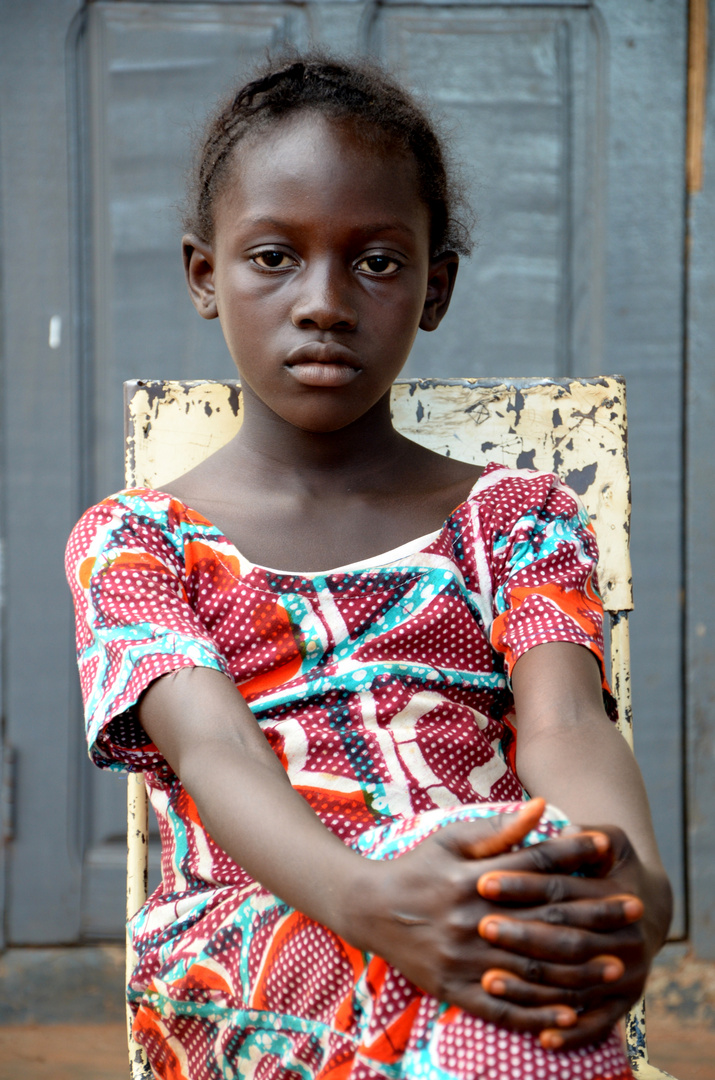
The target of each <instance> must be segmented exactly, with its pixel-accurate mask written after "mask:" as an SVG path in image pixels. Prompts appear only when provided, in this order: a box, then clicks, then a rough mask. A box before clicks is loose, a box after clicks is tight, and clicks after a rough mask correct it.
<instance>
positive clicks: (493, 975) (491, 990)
mask: <svg viewBox="0 0 715 1080" xmlns="http://www.w3.org/2000/svg"><path fill="white" fill-rule="evenodd" d="M482 987H483V988H484V989H485V990H486V992H487V993H488V994H495V995H496V996H497V997H499V996H500V995H501V994H506V981H505V979H504V975H503V974H502V972H501V971H498V970H497V969H495V968H490V969H489V971H485V972H484V974H483V975H482Z"/></svg>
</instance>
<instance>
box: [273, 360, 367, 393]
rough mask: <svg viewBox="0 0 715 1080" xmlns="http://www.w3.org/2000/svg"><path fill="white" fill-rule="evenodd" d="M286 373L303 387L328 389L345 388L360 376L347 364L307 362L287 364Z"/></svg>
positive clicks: (357, 370) (355, 369)
mask: <svg viewBox="0 0 715 1080" xmlns="http://www.w3.org/2000/svg"><path fill="white" fill-rule="evenodd" d="M286 371H288V372H289V373H290V374H291V375H292V377H293V378H294V379H295V380H296V382H299V383H302V385H303V386H324V387H327V388H328V389H330V388H331V387H340V386H347V384H348V383H351V382H352V381H353V379H356V378H357V376H358V375H359V374H360V371H359V369H358V368H354V367H350V366H349V365H348V364H323V363H320V364H319V363H308V362H306V363H304V364H288V365H286Z"/></svg>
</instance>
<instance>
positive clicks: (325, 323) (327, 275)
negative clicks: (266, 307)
mask: <svg viewBox="0 0 715 1080" xmlns="http://www.w3.org/2000/svg"><path fill="white" fill-rule="evenodd" d="M348 276H349V275H348V274H347V273H346V271H345V270H344V269H343V268H342V267H341V268H340V269H336V268H335V267H334V266H330V265H324V266H321V267H315V268H314V269H313V270H311V271H308V272H306V273H305V274H304V275H303V277H302V281H301V289H300V291H299V295H298V297H297V298H296V301H295V303H294V305H293V311H292V320H293V325H294V326H299V327H303V328H308V329H310V328H311V327H314V328H316V329H318V330H336V329H342V330H353V329H354V328H355V326H357V311H356V310H355V307H354V305H353V303H352V301H351V295H350V294H351V283H350V281H349V280H348Z"/></svg>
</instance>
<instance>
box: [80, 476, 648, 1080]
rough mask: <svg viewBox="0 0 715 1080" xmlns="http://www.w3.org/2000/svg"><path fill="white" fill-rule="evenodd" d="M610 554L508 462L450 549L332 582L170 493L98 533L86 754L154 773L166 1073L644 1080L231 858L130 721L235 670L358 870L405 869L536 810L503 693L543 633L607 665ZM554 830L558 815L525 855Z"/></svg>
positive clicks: (344, 571) (151, 976)
mask: <svg viewBox="0 0 715 1080" xmlns="http://www.w3.org/2000/svg"><path fill="white" fill-rule="evenodd" d="M596 558H597V554H596V547H595V539H594V536H593V531H592V529H591V527H590V523H589V521H588V519H587V517H586V515H585V513H584V511H583V509H582V507H581V506H580V504H579V503H578V500H577V498H576V497H575V496H574V494H573V492H571V491H569V489H568V488H566V487H564V486H563V485H562V484H561V482H560V481H559V480H558V479H557V478H556V477H554V476H551V475H549V474H544V473H538V472H529V471H513V470H509V469H505V468H503V467H501V466H495V465H492V466H489V467H488V468H487V469H486V470H485V472H484V474H483V476H482V477H481V479H480V481H479V482H478V483H477V485H476V486H475V488H474V490H473V492H472V494H471V496H470V497H469V498H468V499H467V500H466V501H465V502H464V503H463V504H462V505H461V506H460V507H458V508H457V509H456V510H455V511H454V513H453V514H452V515H450V518H449V519H448V521H447V522H446V523H445V526H444V528H443V529H442V530H441V532H440V533H439V534H438V535H437V536H436V537H432V538H428V539H427V540H425V539H424V538H423V539H422V541H421V542H416V543H415V544H414V545H412V547H410V545H406V546H404V547H403V548H401V549H399V552H398V553H396V554H394V555H393V554H392V553H387V554H386V555H385V556H384V559H383V560H379V559H378V560H371V561H370V562H371V565H370V566H369V567H365V566H359V565H358V566H355V567H343V568H340V570H337V571H335V572H326V573H321V574H297V573H290V572H285V573H279V572H276V571H273V570H269V569H266V568H264V567H260V566H257V565H255V564H253V563H251V562H250V561H249V560H247V559H246V558H245V557H243V556H242V555H241V553H240V552H238V551H237V550H236V548H235V547H234V546H233V544H231V543H230V541H228V540H227V538H226V537H225V536H223V534H222V533H221V532H220V530H218V529H217V528H216V527H215V526H213V525H212V524H211V522H210V521H208V520H207V519H206V518H204V517H203V516H202V515H201V514H198V513H196V512H195V511H194V510H192V509H191V508H189V507H187V506H185V505H184V504H183V503H181V502H180V501H178V500H176V499H173V498H172V497H171V496H169V495H166V494H165V493H162V492H155V491H148V490H143V489H142V490H137V491H131V492H122V493H120V494H118V495H115V496H112V497H110V498H109V499H106V500H105V501H104V502H102V503H100V504H99V505H98V506H96V507H93V508H92V509H91V510H89V511H88V512H87V513H86V514H85V515H84V517H83V518H82V519H81V521H80V522H79V523H78V525H77V526H76V528H75V530H74V531H73V533H72V536H71V538H70V541H69V543H68V547H67V575H68V579H69V582H70V585H71V588H72V591H73V596H74V602H75V610H76V617H77V651H78V661H79V667H80V678H81V684H82V692H83V696H84V701H85V713H86V721H87V732H88V741H89V745H90V751H91V754H92V757H93V759H94V761H95V762H96V763H97V764H98V765H100V766H101V767H103V768H109V769H114V770H117V771H120V770H127V769H131V770H141V771H144V772H145V775H146V779H147V784H148V787H149V792H150V798H151V800H152V804H153V806H154V809H155V811H156V815H157V819H158V821H159V829H160V833H161V840H162V879H163V880H162V885H161V886H160V888H159V889H158V890H157V892H156V893H155V894H154V895H153V896H152V897H151V898H150V900H149V901H148V903H147V904H146V905H145V907H144V908H143V909H142V910H141V911H140V912H139V913H138V915H137V916H135V918H134V919H133V920H132V925H131V933H132V939H133V942H134V946H135V948H136V951H137V955H138V958H139V959H138V963H137V966H136V968H135V970H134V972H133V975H132V979H131V983H130V988H129V994H130V1000H131V1002H132V1005H133V1008H134V1009H135V1011H136V1020H135V1032H136V1036H137V1038H138V1039H139V1041H140V1042H142V1043H143V1045H144V1046H145V1048H146V1050H147V1053H148V1055H149V1058H150V1061H151V1063H152V1068H153V1069H154V1071H155V1073H156V1075H157V1076H160V1077H163V1078H165V1080H224V1078H234V1077H241V1078H242V1080H243V1078H250V1080H403V1078H404V1080H408V1078H409V1080H418V1078H423V1077H424V1078H425V1080H476V1078H477V1077H478V1078H479V1080H517V1078H518V1080H523V1078H526V1080H531V1078H532V1077H533V1078H534V1080H567V1078H573V1080H624V1078H626V1077H628V1076H630V1073H629V1070H628V1066H627V1063H626V1060H625V1057H624V1055H623V1051H622V1049H621V1048H620V1045H619V1043H618V1036H617V1034H616V1033H614V1034H613V1035H612V1036H610V1037H609V1039H607V1040H606V1041H605V1042H603V1043H602V1044H600V1045H599V1046H598V1047H588V1048H586V1049H585V1050H583V1051H578V1052H573V1053H568V1054H566V1053H549V1052H547V1051H544V1050H542V1049H541V1047H540V1046H539V1044H538V1043H537V1042H535V1040H533V1039H532V1038H531V1037H530V1036H524V1035H515V1034H514V1033H511V1032H508V1031H505V1030H502V1029H499V1028H496V1027H494V1026H493V1025H490V1024H487V1023H486V1022H483V1021H481V1020H479V1019H477V1018H475V1017H472V1016H469V1015H467V1014H465V1013H463V1012H461V1011H460V1010H458V1009H455V1008H451V1009H450V1008H448V1007H447V1006H446V1005H444V1004H440V1003H439V1002H438V1001H436V1000H435V999H434V998H431V997H430V996H429V995H427V994H425V993H423V992H422V991H420V990H418V989H417V987H415V986H414V985H412V984H411V983H409V981H408V980H407V979H405V978H404V976H402V975H401V974H400V973H399V972H397V971H396V970H394V969H392V968H391V967H390V966H389V965H388V964H386V963H385V961H383V960H381V959H379V958H378V957H374V956H371V955H370V954H364V953H360V952H358V951H357V950H355V949H354V948H352V947H351V946H350V945H349V944H348V943H346V942H344V941H342V940H341V939H339V938H337V937H336V936H335V935H334V934H332V933H331V932H330V931H329V930H327V929H326V928H325V927H322V926H319V925H318V924H316V923H313V922H311V921H310V920H309V919H307V918H305V917H304V916H303V915H300V914H299V913H297V912H295V911H294V910H293V909H291V908H290V907H288V906H287V905H286V904H284V903H283V902H282V901H280V900H279V899H278V898H277V897H275V896H273V895H272V894H271V893H269V892H268V891H267V890H265V889H264V888H262V887H261V886H260V885H258V883H257V882H255V881H253V880H252V879H251V878H250V876H249V875H248V874H247V873H246V872H245V871H244V870H243V869H242V868H241V867H239V866H237V865H236V864H235V863H234V862H233V861H232V860H231V859H230V858H229V857H228V856H227V855H226V854H225V853H224V852H223V851H222V850H221V849H220V848H219V847H218V845H216V844H215V843H214V841H213V839H212V838H211V837H210V836H209V835H208V833H207V832H206V830H205V828H204V826H203V824H202V822H201V817H200V814H199V812H198V810H197V808H196V806H195V804H194V803H193V800H192V799H191V798H190V797H189V795H188V793H187V792H186V791H185V790H184V788H183V786H182V784H181V783H180V781H179V779H178V778H177V777H176V776H175V775H174V774H173V772H172V770H171V769H170V767H169V766H168V764H167V763H166V762H165V761H164V760H163V758H162V756H161V754H160V753H159V751H158V750H157V748H156V747H154V746H153V745H152V743H151V742H150V740H149V739H148V738H147V736H146V734H145V733H144V731H143V729H142V728H141V725H140V724H139V723H138V720H137V717H136V704H137V701H138V700H139V698H140V696H141V694H142V693H143V692H144V690H145V689H146V688H147V687H148V686H149V685H150V684H151V683H152V682H153V681H154V680H155V679H157V678H159V677H160V676H161V675H164V674H166V673H168V672H170V671H176V670H178V669H180V668H183V667H196V666H199V667H208V668H212V669H214V670H217V671H220V672H222V673H223V674H225V675H228V676H229V677H230V678H231V679H233V681H234V682H235V683H236V685H237V686H238V687H239V689H240V691H241V693H242V694H243V696H244V698H245V699H246V701H247V702H248V703H249V705H250V707H251V709H252V711H253V713H254V716H255V718H256V722H257V723H258V724H259V725H260V726H261V728H262V730H263V731H264V733H265V735H266V738H267V739H268V742H269V744H270V746H271V747H272V749H273V751H274V752H275V753H276V755H277V757H278V758H279V760H280V761H281V763H282V765H283V767H284V768H285V769H286V772H287V774H288V776H289V778H290V781H291V783H292V784H293V786H294V787H295V788H296V789H297V790H298V791H299V792H300V793H301V794H302V795H303V797H304V798H305V799H306V800H307V801H308V802H309V803H310V805H311V806H313V808H314V809H315V811H316V813H317V814H318V815H319V816H320V817H321V819H322V820H323V822H324V823H325V825H326V826H327V827H328V828H329V829H331V830H332V831H333V832H334V833H335V834H336V835H337V836H338V837H340V839H342V840H343V842H344V843H346V844H349V845H350V846H352V847H353V848H354V849H355V850H356V851H358V852H360V853H361V854H363V855H364V856H365V857H366V858H370V859H394V858H399V856H400V855H401V854H402V853H404V852H405V851H408V850H409V849H410V848H411V847H414V845H415V844H417V843H420V842H421V841H422V840H424V839H425V838H426V837H427V836H429V835H430V834H431V833H433V832H435V831H436V830H438V829H440V828H443V827H445V826H446V825H448V824H451V823H455V822H459V821H465V820H467V821H468V820H472V819H474V818H478V817H480V816H483V815H484V814H494V813H501V812H504V811H505V810H506V809H508V808H510V807H513V806H514V805H515V804H517V803H518V802H519V800H521V799H522V798H523V794H524V793H523V789H522V786H521V784H520V782H519V779H518V777H517V775H516V772H515V769H514V749H515V746H514V729H513V724H512V722H511V720H512V711H513V699H512V696H511V690H510V686H509V676H510V673H511V671H512V669H513V666H514V664H515V663H516V660H517V659H518V658H519V656H521V655H522V654H523V653H524V652H525V651H527V650H528V649H530V648H532V647H534V646H535V645H538V644H541V643H543V642H546V641H570V642H576V643H578V644H582V645H584V646H585V647H586V648H588V649H590V650H591V651H592V652H593V653H594V654H595V655H596V656H597V657H598V658H599V661H600V660H601V659H602V655H601V654H602V636H601V619H602V612H601V605H600V600H599V596H598V589H597V583H596V579H595V566H596ZM606 693H607V690H606ZM607 701H608V702H609V704H610V698H608V696H607ZM563 825H564V822H563V820H562V819H560V818H559V816H558V814H557V813H556V812H554V811H549V812H548V813H547V814H546V815H545V817H544V819H542V822H541V823H540V826H539V828H538V829H537V830H536V831H535V832H534V833H533V834H530V837H529V838H527V840H528V842H529V843H536V842H539V841H540V840H541V839H544V838H546V837H548V836H550V835H555V834H556V833H557V832H558V831H559V829H560V828H562V827H563ZM306 873H310V867H309V866H307V867H306Z"/></svg>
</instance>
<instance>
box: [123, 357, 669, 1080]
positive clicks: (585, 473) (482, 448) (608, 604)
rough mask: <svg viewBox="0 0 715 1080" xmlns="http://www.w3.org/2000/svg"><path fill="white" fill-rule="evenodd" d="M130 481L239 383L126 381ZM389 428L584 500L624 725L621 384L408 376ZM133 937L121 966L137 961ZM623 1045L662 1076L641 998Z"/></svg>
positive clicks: (139, 810)
mask: <svg viewBox="0 0 715 1080" xmlns="http://www.w3.org/2000/svg"><path fill="white" fill-rule="evenodd" d="M125 403H126V409H125V415H126V482H127V485H128V486H129V487H154V488H161V486H162V485H163V484H166V483H168V482H169V481H170V480H172V479H173V478H174V477H176V476H179V475H181V473H184V472H186V471H187V470H188V469H190V468H193V466H195V465H197V464H198V463H199V461H201V460H203V459H204V458H205V457H208V455H209V454H211V453H213V452H214V451H216V450H218V449H219V448H220V447H221V446H223V445H224V443H226V442H228V440H229V439H230V438H231V437H232V436H233V435H235V433H236V431H237V430H238V428H239V427H240V425H241V419H242V414H241V393H240V386H239V384H238V383H236V382H225V383H223V382H209V381H203V382H146V381H142V380H137V381H134V382H128V383H126V384H125ZM392 407H393V415H394V421H395V426H396V427H397V428H398V429H399V430H400V431H402V432H403V433H404V434H405V435H407V436H409V437H410V438H412V439H414V440H415V441H416V442H421V443H424V445H426V446H429V447H430V448H431V449H433V450H436V451H439V452H440V453H443V454H447V455H451V456H453V457H455V458H459V459H461V460H462V461H470V462H474V463H475V464H485V463H486V462H487V461H489V460H496V461H500V462H503V463H504V464H505V465H511V466H515V467H530V468H537V469H545V470H548V471H553V472H557V473H558V474H559V475H560V476H561V477H562V479H564V480H565V481H566V482H567V483H569V484H570V485H571V486H572V487H574V488H575V490H576V491H577V492H578V494H579V495H580V496H581V498H582V499H583V502H584V504H585V506H586V508H587V510H588V512H589V514H590V516H591V518H592V520H593V522H594V525H595V528H596V534H597V536H598V544H599V551H600V559H599V564H598V573H599V582H600V585H601V592H602V594H603V602H604V607H605V609H606V611H607V612H608V613H609V616H610V631H611V632H610V640H611V685H612V687H613V691H614V695H615V697H616V699H617V701H618V709H619V715H620V720H619V728H620V730H621V733H622V734H623V736H624V738H625V739H626V740H627V742H628V744H629V746H631V748H632V746H633V734H632V729H631V694H630V656H629V644H628V613H629V612H630V611H631V610H632V608H633V593H632V588H631V564H630V555H629V525H630V480H629V473H628V456H627V424H626V397H625V381H624V379H623V378H621V377H619V376H609V377H599V378H592V379H572V380H570V379H539V378H534V379H501V380H500V379H416V380H410V381H401V382H398V383H396V384H395V387H394V389H393V396H392ZM128 798H129V805H128V811H129V816H128V849H129V852H128V873H127V916H128V917H129V918H130V917H131V916H132V915H134V913H135V912H136V911H137V910H138V909H139V907H141V905H142V904H143V903H144V901H145V899H146V892H147V854H148V816H147V815H148V808H147V798H146V788H145V786H144V783H143V779H142V777H141V775H136V774H132V775H130V777H129V795H128ZM134 961H135V958H134V954H133V950H132V947H131V944H129V943H128V949H127V971H128V972H129V971H131V969H132V967H133V965H134ZM129 1025H130V1026H129V1047H130V1061H131V1068H132V1076H133V1077H134V1080H149V1078H151V1075H152V1074H151V1071H150V1069H149V1066H148V1064H147V1062H146V1058H145V1056H144V1053H143V1051H142V1049H141V1047H139V1046H138V1045H137V1044H136V1043H135V1042H134V1041H133V1039H132V1035H131V1018H130V1017H129ZM626 1027H627V1037H628V1052H629V1056H630V1059H631V1065H632V1067H633V1070H634V1072H635V1074H636V1076H637V1077H639V1078H643V1080H658V1078H662V1077H667V1076H668V1075H669V1074H668V1073H664V1072H661V1071H660V1070H659V1069H656V1068H655V1067H654V1066H652V1065H651V1064H650V1063H649V1061H648V1051H647V1046H646V1037H645V1004H644V1002H643V1001H640V1002H639V1003H638V1004H637V1005H636V1006H635V1007H634V1008H633V1009H632V1010H631V1012H630V1013H629V1014H628V1017H627V1022H626Z"/></svg>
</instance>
